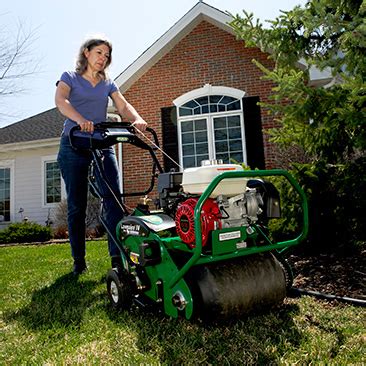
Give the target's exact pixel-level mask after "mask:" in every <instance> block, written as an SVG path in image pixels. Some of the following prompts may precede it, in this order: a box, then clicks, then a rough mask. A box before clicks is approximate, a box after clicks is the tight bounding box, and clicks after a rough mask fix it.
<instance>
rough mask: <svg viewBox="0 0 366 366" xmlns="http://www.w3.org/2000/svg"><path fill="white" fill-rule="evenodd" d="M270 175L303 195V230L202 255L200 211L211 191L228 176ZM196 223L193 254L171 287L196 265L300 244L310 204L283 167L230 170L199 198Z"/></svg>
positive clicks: (215, 179)
mask: <svg viewBox="0 0 366 366" xmlns="http://www.w3.org/2000/svg"><path fill="white" fill-rule="evenodd" d="M269 176H283V177H285V178H286V179H287V180H288V181H289V182H290V184H291V185H292V186H293V187H294V188H295V190H296V191H297V193H298V194H299V195H300V197H301V206H302V212H303V223H302V224H303V225H302V231H301V233H300V235H298V236H297V237H296V238H294V239H291V240H286V241H282V242H279V243H271V244H267V245H263V246H260V247H251V248H244V249H241V250H238V251H235V252H233V253H229V254H224V255H220V256H207V255H205V256H202V239H201V237H202V232H201V223H200V219H201V215H200V212H201V211H202V207H203V204H204V203H205V201H206V200H207V198H209V196H210V195H211V193H212V192H213V191H214V189H215V188H216V186H217V185H218V184H219V183H220V182H221V181H222V180H223V179H228V178H241V177H244V178H254V177H269ZM194 215H195V218H194V224H195V235H196V242H195V244H196V246H195V247H194V248H193V250H192V251H193V256H192V257H191V258H190V259H189V260H188V261H187V263H186V264H185V265H184V266H183V267H182V268H181V269H180V270H179V271H178V273H176V274H175V275H174V276H173V277H172V278H171V280H170V282H169V287H170V288H172V287H174V286H175V285H176V284H177V282H178V281H179V280H181V279H182V278H183V276H184V275H185V274H186V273H187V272H188V270H189V269H190V268H191V267H192V266H195V265H200V264H205V263H210V262H215V261H221V260H225V259H230V258H233V257H237V256H243V255H250V254H254V253H260V252H266V251H271V250H275V249H277V250H280V249H285V248H288V247H290V246H293V245H297V244H299V243H300V242H301V241H302V240H304V239H305V238H306V236H307V233H308V228H309V218H308V204H307V200H306V195H305V192H304V191H303V190H302V188H301V187H300V185H299V184H298V183H297V182H296V180H295V179H294V178H293V176H292V175H291V174H290V173H288V172H287V171H285V170H282V169H272V170H244V171H229V172H224V173H222V174H220V175H218V176H216V177H215V178H214V179H213V180H212V182H211V183H210V184H209V185H208V187H207V188H206V189H205V191H204V192H203V193H202V195H201V197H200V198H199V200H198V202H197V205H196V207H195V209H194ZM255 228H256V230H258V231H259V232H260V233H261V234H262V235H263V236H264V238H266V240H267V241H268V242H269V243H270V240H269V239H268V238H267V237H266V235H265V234H264V233H263V232H262V231H261V230H260V228H259V227H258V226H255Z"/></svg>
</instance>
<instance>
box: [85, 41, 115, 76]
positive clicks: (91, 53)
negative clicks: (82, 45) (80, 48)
mask: <svg viewBox="0 0 366 366" xmlns="http://www.w3.org/2000/svg"><path fill="white" fill-rule="evenodd" d="M84 55H85V57H86V58H87V60H88V67H90V68H91V69H92V70H93V71H103V70H104V69H105V68H106V66H107V62H108V60H109V57H110V49H109V47H108V46H107V45H105V44H101V45H99V46H94V47H93V48H92V49H91V50H88V49H86V50H85V51H84Z"/></svg>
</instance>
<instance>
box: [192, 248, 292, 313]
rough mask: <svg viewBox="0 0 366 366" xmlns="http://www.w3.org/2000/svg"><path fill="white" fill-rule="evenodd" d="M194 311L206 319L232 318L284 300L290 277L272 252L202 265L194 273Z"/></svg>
mask: <svg viewBox="0 0 366 366" xmlns="http://www.w3.org/2000/svg"><path fill="white" fill-rule="evenodd" d="M189 283H190V285H191V288H192V293H193V296H194V311H195V313H196V315H198V316H200V317H201V318H204V319H220V318H230V317H231V316H240V315H243V314H246V313H249V312H251V311H256V310H260V309H263V308H270V307H272V306H274V305H277V304H279V303H281V302H282V301H283V299H284V298H285V295H286V280H285V274H284V271H283V268H282V266H281V265H280V263H279V262H278V260H277V259H276V258H275V257H274V256H273V255H272V254H270V253H260V254H254V255H250V256H246V257H241V258H238V259H235V260H230V261H225V262H217V263H212V264H208V265H205V266H199V267H196V268H195V269H194V271H192V273H191V274H190V279H189Z"/></svg>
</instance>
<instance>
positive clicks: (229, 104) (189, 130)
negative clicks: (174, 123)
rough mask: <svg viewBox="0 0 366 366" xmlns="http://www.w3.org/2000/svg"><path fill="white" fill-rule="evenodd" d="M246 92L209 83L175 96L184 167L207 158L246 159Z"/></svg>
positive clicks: (182, 164)
mask: <svg viewBox="0 0 366 366" xmlns="http://www.w3.org/2000/svg"><path fill="white" fill-rule="evenodd" d="M244 94H245V93H244V92H243V91H240V90H238V89H233V88H227V87H220V86H211V85H209V84H207V85H205V86H204V87H202V88H199V89H196V90H193V91H190V92H188V93H186V94H184V95H182V96H180V97H179V98H177V99H176V100H174V102H173V103H174V105H175V106H176V107H177V117H178V138H179V162H180V165H181V166H183V168H189V167H194V166H200V165H201V161H202V160H207V159H221V160H223V162H224V163H232V162H238V163H242V162H244V163H246V146H245V135H244V119H243V105H242V98H243V96H244Z"/></svg>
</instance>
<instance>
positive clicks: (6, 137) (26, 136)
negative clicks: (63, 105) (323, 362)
mask: <svg viewBox="0 0 366 366" xmlns="http://www.w3.org/2000/svg"><path fill="white" fill-rule="evenodd" d="M64 120H65V117H64V116H63V115H62V114H61V113H60V112H59V111H58V109H57V108H53V109H50V110H48V111H45V112H42V113H39V114H37V115H35V116H32V117H29V118H26V119H23V120H22V121H19V122H15V123H13V124H11V125H9V126H6V127H3V128H0V144H11V143H16V142H27V141H36V140H45V139H50V138H56V137H59V136H60V135H61V131H62V127H63V123H64Z"/></svg>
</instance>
